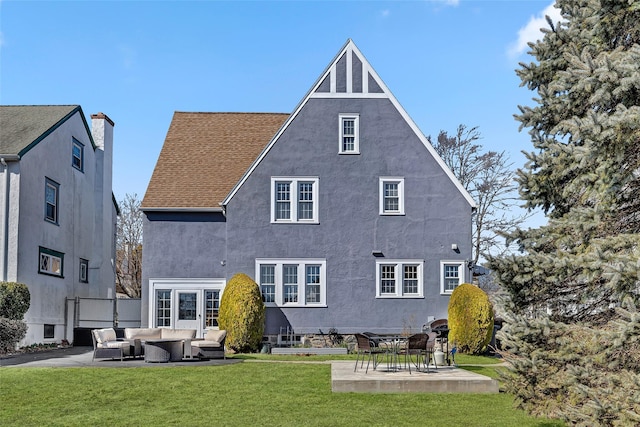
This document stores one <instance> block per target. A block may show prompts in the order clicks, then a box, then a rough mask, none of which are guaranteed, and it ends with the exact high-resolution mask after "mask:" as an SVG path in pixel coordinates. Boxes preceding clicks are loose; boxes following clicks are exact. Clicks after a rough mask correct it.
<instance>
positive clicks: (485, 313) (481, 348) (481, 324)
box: [448, 283, 493, 354]
mask: <svg viewBox="0 0 640 427" xmlns="http://www.w3.org/2000/svg"><path fill="white" fill-rule="evenodd" d="M448 317H449V342H450V343H455V345H456V346H457V348H458V351H459V352H461V353H468V354H482V353H484V352H485V351H486V349H487V345H488V344H489V342H490V341H491V336H492V335H493V306H492V305H491V301H489V297H488V296H487V294H486V293H485V292H484V291H483V290H482V289H480V288H479V287H477V286H475V285H471V284H469V283H464V284H462V285H460V286H458V287H457V288H456V289H455V290H454V291H453V293H452V294H451V299H450V300H449V308H448Z"/></svg>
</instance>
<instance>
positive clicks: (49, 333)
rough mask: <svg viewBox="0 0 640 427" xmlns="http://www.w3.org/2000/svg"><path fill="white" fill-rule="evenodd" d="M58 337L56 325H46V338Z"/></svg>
mask: <svg viewBox="0 0 640 427" xmlns="http://www.w3.org/2000/svg"><path fill="white" fill-rule="evenodd" d="M55 337H56V325H47V324H45V325H44V338H55Z"/></svg>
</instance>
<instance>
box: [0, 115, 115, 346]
mask: <svg viewBox="0 0 640 427" xmlns="http://www.w3.org/2000/svg"><path fill="white" fill-rule="evenodd" d="M91 122H92V130H89V126H88V124H87V121H86V119H85V116H84V113H83V112H82V109H81V108H80V106H78V105H61V106H0V164H1V166H0V234H1V235H2V240H0V241H1V242H2V246H1V247H0V274H1V277H0V280H3V281H9V282H20V283H24V284H26V285H27V286H28V288H29V292H30V293H31V306H30V308H29V310H28V311H27V313H26V316H25V320H26V322H27V325H28V331H27V336H26V338H25V339H24V340H23V342H22V344H23V345H29V344H33V343H46V342H60V341H61V340H62V339H68V340H69V341H71V340H72V339H71V337H70V336H69V335H70V334H69V330H68V327H71V328H73V326H74V325H68V314H69V313H68V304H67V300H68V299H74V298H76V297H83V298H112V297H115V290H114V288H115V272H114V271H115V270H114V267H113V259H114V256H115V227H116V216H117V205H116V203H115V200H114V198H113V195H112V190H111V180H112V161H113V160H112V159H113V122H112V121H111V120H110V119H109V118H108V117H107V116H106V115H104V114H102V113H100V114H95V115H92V116H91ZM72 319H73V317H72Z"/></svg>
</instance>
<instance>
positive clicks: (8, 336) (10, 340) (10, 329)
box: [0, 317, 27, 353]
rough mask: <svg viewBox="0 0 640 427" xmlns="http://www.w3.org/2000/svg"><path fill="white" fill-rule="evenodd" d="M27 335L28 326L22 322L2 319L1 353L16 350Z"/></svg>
mask: <svg viewBox="0 0 640 427" xmlns="http://www.w3.org/2000/svg"><path fill="white" fill-rule="evenodd" d="M25 335H27V324H26V323H24V321H22V320H14V319H7V318H6V317H0V353H6V352H9V351H12V350H15V349H16V344H17V343H18V342H19V341H20V340H21V339H22V338H24V337H25Z"/></svg>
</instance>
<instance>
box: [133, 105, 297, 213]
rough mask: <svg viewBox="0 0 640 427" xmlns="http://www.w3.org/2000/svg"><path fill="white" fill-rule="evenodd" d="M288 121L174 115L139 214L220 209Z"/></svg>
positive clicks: (262, 115) (270, 115)
mask: <svg viewBox="0 0 640 427" xmlns="http://www.w3.org/2000/svg"><path fill="white" fill-rule="evenodd" d="M288 117H289V114H276V113H185V112H175V113H174V115H173V120H172V121H171V126H169V131H168V132H167V137H166V139H165V141H164V145H163V147H162V150H161V151H160V156H159V157H158V162H157V163H156V167H155V169H154V171H153V175H152V176H151V181H150V182H149V186H148V187H147V192H146V194H145V196H144V199H143V200H142V209H154V208H157V209H165V208H166V209H180V208H184V209H198V208H203V209H210V208H219V207H220V202H222V201H223V200H224V198H225V197H226V196H227V194H228V193H229V191H231V189H232V188H233V186H234V185H235V184H236V183H237V182H238V181H239V180H240V178H242V175H243V174H244V173H245V171H246V170H247V169H248V168H249V166H251V164H252V163H253V161H254V160H255V159H256V158H257V157H258V155H259V154H260V153H261V152H262V150H263V149H264V148H265V147H266V146H267V144H268V143H269V141H270V140H271V138H272V137H273V136H274V135H275V134H276V132H277V131H278V129H280V127H281V126H282V124H283V123H284V121H285V120H286V119H287V118H288Z"/></svg>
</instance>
